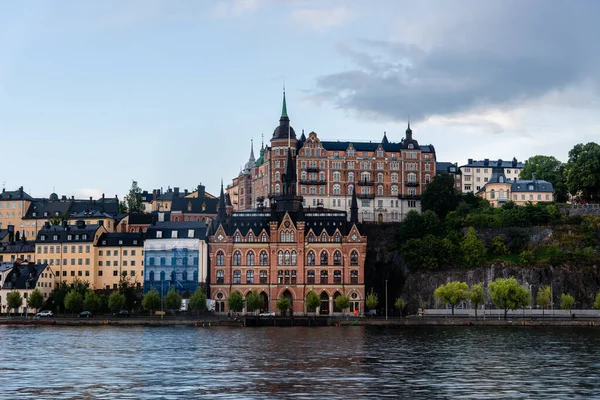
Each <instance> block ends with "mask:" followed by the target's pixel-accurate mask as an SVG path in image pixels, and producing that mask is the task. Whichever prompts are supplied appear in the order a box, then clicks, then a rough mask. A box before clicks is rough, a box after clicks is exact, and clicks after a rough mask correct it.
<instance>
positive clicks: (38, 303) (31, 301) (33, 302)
mask: <svg viewBox="0 0 600 400" xmlns="http://www.w3.org/2000/svg"><path fill="white" fill-rule="evenodd" d="M43 305H44V295H43V294H42V292H40V290H39V289H37V288H36V289H34V290H33V291H32V292H31V293H29V297H28V298H27V307H29V308H35V310H36V311H37V310H39V309H40V308H42V306H43Z"/></svg>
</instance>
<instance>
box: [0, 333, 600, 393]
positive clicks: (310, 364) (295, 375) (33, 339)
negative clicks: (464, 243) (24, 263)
mask: <svg viewBox="0 0 600 400" xmlns="http://www.w3.org/2000/svg"><path fill="white" fill-rule="evenodd" d="M0 346H1V347H0V399H72V398H83V399H192V398H223V399H264V398H297V399H305V398H312V399H314V398H317V399H349V398H353V399H354V398H369V399H380V398H394V399H397V398H402V399H457V398H461V399H509V398H510V399H515V398H517V399H518V398H523V399H525V398H527V399H536V398H537V399H565V398H569V399H577V398H594V397H596V398H599V397H600V368H599V367H600V357H599V355H600V354H599V350H598V349H600V330H599V329H598V328H578V329H576V328H547V329H544V328H523V327H514V328H509V327H500V328H495V327H471V328H466V327H410V328H408V327H404V328H375V327H327V328H301V327H298V328H276V327H272V328H245V329H244V328H215V327H213V328H191V327H161V328H156V327H155V328H152V327H48V326H38V327H13V326H10V327H7V326H0Z"/></svg>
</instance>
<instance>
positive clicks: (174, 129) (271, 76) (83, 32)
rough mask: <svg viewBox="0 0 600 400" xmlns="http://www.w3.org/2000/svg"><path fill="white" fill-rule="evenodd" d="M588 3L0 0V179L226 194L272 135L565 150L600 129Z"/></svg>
mask: <svg viewBox="0 0 600 400" xmlns="http://www.w3.org/2000/svg"><path fill="white" fill-rule="evenodd" d="M598 15H600V2H598V1H595V0H578V1H570V0H568V1H563V0H553V1H546V0H528V1H515V0H498V1H496V0H486V1H479V0H458V1H445V0H440V1H429V0H420V1H414V0H411V1H404V0H389V1H387V0H378V1H376V0H374V1H368V2H367V1H362V0H343V1H342V0H340V1H338V0H316V1H309V0H287V1H284V0H229V1H185V0H179V1H176V2H172V1H162V0H145V1H142V0H139V1H129V0H118V1H112V0H106V1H95V2H94V1H87V2H81V1H69V0H63V1H60V2H49V1H42V0H32V1H28V2H0V146H1V148H0V155H1V157H2V158H3V159H2V161H3V162H2V164H3V168H2V169H0V184H1V185H3V187H5V188H6V190H15V189H16V188H18V187H19V186H23V187H24V188H25V190H26V191H27V192H28V193H29V194H31V195H33V196H36V197H42V196H43V197H46V196H48V195H49V194H50V193H51V192H53V191H55V192H56V193H58V194H59V195H67V196H71V195H74V196H77V197H83V198H87V197H89V196H94V197H99V196H101V194H102V193H105V194H106V196H114V195H115V194H117V195H119V197H122V196H123V195H124V194H125V193H126V192H127V191H128V189H129V187H130V186H131V182H132V180H136V181H137V182H138V184H139V185H140V186H141V187H142V188H143V189H146V190H148V191H152V189H155V188H164V189H166V188H167V187H169V186H170V187H179V188H181V189H182V190H183V189H185V188H187V189H190V190H191V189H193V188H195V187H196V186H197V185H198V184H199V183H202V184H204V185H205V186H206V188H207V190H208V191H209V192H211V193H213V194H218V191H219V186H220V182H221V179H223V180H224V182H225V183H228V182H231V179H232V178H233V177H234V176H236V175H237V174H238V173H239V171H240V168H241V166H243V165H244V164H245V163H246V161H247V160H248V156H249V152H250V146H251V140H253V141H254V150H255V154H256V155H257V156H258V150H259V146H260V143H261V140H262V138H263V137H264V141H265V143H268V141H269V139H270V138H271V136H272V135H273V130H274V129H275V128H276V127H277V125H278V124H279V116H280V114H281V98H282V88H283V86H284V82H285V88H286V97H287V106H288V115H289V116H290V119H291V124H292V126H293V127H294V129H295V130H296V132H297V133H298V135H299V134H300V133H301V131H302V130H303V129H304V130H305V132H306V133H308V132H311V131H315V132H316V133H317V134H318V135H319V137H320V138H321V139H326V140H363V141H369V140H372V141H380V140H381V138H382V136H383V132H384V131H385V132H387V135H388V138H389V140H391V141H399V140H401V139H402V137H403V135H404V130H405V129H406V123H407V120H408V119H409V118H410V121H411V128H412V129H413V134H414V137H415V138H416V139H417V140H418V141H419V143H421V144H433V145H434V146H435V149H436V153H437V159H438V161H452V162H458V163H459V164H464V163H466V161H467V159H469V158H473V159H484V158H489V159H499V158H501V159H504V160H508V159H512V158H513V157H516V158H517V159H519V160H525V159H527V158H528V157H531V156H534V155H537V154H544V155H552V156H555V157H557V158H558V159H561V160H563V161H566V160H567V155H568V151H569V150H570V149H571V148H572V147H573V146H574V145H575V144H577V143H587V142H589V141H596V142H597V141H599V139H600V112H599V105H600V73H599V71H600V45H599V44H598V40H599V39H600V24H598V23H597V16H598Z"/></svg>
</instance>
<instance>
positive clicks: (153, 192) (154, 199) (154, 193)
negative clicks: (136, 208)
mask: <svg viewBox="0 0 600 400" xmlns="http://www.w3.org/2000/svg"><path fill="white" fill-rule="evenodd" d="M155 201H156V189H154V190H153V191H152V202H153V203H154V202H155Z"/></svg>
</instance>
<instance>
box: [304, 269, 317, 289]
mask: <svg viewBox="0 0 600 400" xmlns="http://www.w3.org/2000/svg"><path fill="white" fill-rule="evenodd" d="M306 283H308V284H309V285H311V284H314V283H315V271H314V270H313V269H309V270H308V271H306Z"/></svg>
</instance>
